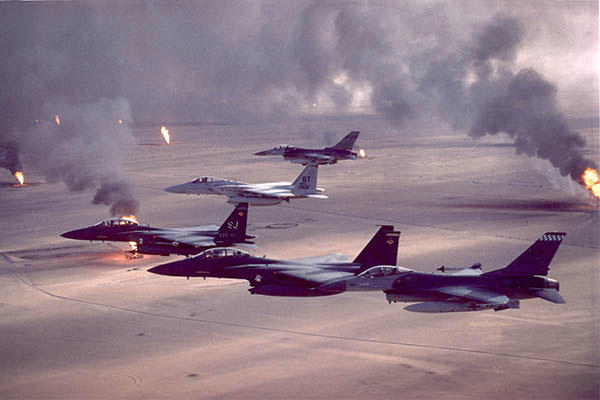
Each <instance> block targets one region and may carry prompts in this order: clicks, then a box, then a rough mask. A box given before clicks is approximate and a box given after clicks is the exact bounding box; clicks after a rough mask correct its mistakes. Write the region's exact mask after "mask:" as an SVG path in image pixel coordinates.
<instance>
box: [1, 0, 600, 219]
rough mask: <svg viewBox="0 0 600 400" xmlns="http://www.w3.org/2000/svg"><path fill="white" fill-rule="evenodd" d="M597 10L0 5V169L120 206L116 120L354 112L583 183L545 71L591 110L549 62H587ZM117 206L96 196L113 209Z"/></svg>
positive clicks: (308, 4)
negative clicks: (540, 165)
mask: <svg viewBox="0 0 600 400" xmlns="http://www.w3.org/2000/svg"><path fill="white" fill-rule="evenodd" d="M597 13H598V5H597V4H595V5H594V4H593V3H590V4H579V3H578V4H568V5H564V6H563V5H561V4H554V2H553V4H552V6H551V7H550V6H548V7H545V2H536V3H535V4H524V5H521V4H519V5H518V7H516V6H515V3H511V2H505V1H489V2H459V3H452V2H436V1H404V2H402V3H397V2H385V1H377V2H372V3H370V2H348V3H344V2H317V1H314V2H313V1H299V2H293V3H290V2H285V3H279V2H264V3H259V2H244V1H234V2H213V1H207V2H183V3H181V2H179V3H168V2H158V3H156V2H151V3H131V2H125V3H124V4H117V3H112V2H111V3H110V4H109V3H102V2H99V3H93V4H92V3H83V4H82V3H77V4H74V3H68V2H67V3H41V4H40V3H35V4H22V3H2V4H0V26H2V29H3V35H0V44H1V45H2V48H3V50H4V62H3V63H2V64H1V65H0V149H1V150H0V156H1V158H0V163H1V164H0V165H1V166H5V165H9V163H10V165H14V164H15V161H14V160H17V161H16V162H18V160H19V156H21V158H22V159H23V161H24V163H25V166H28V165H29V163H31V166H34V167H35V168H37V169H39V170H40V171H41V172H42V173H43V174H44V175H45V176H47V178H48V179H49V180H56V181H64V182H65V183H66V184H67V186H68V187H69V188H70V189H72V190H82V188H86V189H89V188H94V189H96V190H98V189H100V190H99V192H98V193H100V192H102V193H103V194H104V193H106V190H109V189H107V188H115V189H114V190H115V193H121V194H122V195H123V196H125V197H126V198H130V197H131V192H130V193H124V192H123V191H122V190H121V189H122V186H121V185H120V183H121V182H123V181H124V178H123V174H122V171H121V169H120V167H119V165H120V163H119V160H120V154H121V150H117V151H115V148H120V147H121V146H122V145H123V143H122V141H123V138H128V137H129V138H130V132H129V131H128V130H127V128H124V127H118V126H117V127H115V126H113V125H111V124H114V121H110V119H111V118H118V119H122V120H127V121H129V122H132V121H135V122H148V121H150V122H152V121H154V122H157V121H166V122H167V123H173V122H178V123H185V122H204V123H207V122H229V123H237V122H244V123H247V122H255V121H265V120H288V119H292V118H295V117H297V116H301V115H306V114H311V113H317V114H319V113H324V112H327V113H329V114H335V113H344V114H347V113H351V112H356V111H357V110H358V111H359V112H376V113H379V114H381V115H383V116H384V117H385V118H386V119H387V120H388V121H389V122H390V124H392V125H393V126H395V127H402V126H404V125H405V124H407V123H409V122H410V123H411V124H413V123H415V121H416V122H417V123H418V121H420V120H430V119H434V120H436V121H440V120H441V121H445V122H446V123H447V124H448V125H450V126H452V127H454V128H456V129H459V130H462V131H465V132H467V133H468V134H470V135H471V136H473V137H481V136H483V135H488V134H497V133H504V134H507V135H508V136H509V137H511V138H513V140H514V142H515V146H516V148H517V151H518V152H519V153H523V154H527V155H531V156H535V157H539V158H542V159H546V160H549V161H550V162H551V163H552V165H554V166H555V167H556V168H558V169H559V170H560V172H561V173H562V174H563V175H569V176H571V177H572V178H573V179H578V175H579V174H580V172H581V170H582V168H584V167H585V166H594V165H595V163H594V162H593V161H591V160H588V159H586V158H585V157H584V156H583V148H584V145H585V143H584V141H583V139H582V137H581V136H580V135H578V134H577V133H576V132H574V131H572V130H571V129H570V128H569V126H568V124H567V123H566V119H565V117H564V115H563V114H562V113H561V111H560V107H559V101H558V100H559V99H558V94H559V93H561V92H562V88H561V91H560V92H559V90H558V88H557V87H556V85H554V84H553V83H551V80H550V78H548V77H547V76H544V73H547V72H548V71H550V72H551V73H553V74H555V76H560V77H561V78H563V77H565V80H566V81H568V82H570V83H572V84H573V85H575V86H576V87H584V85H591V86H592V87H594V88H595V89H596V90H595V91H594V90H592V91H590V92H591V93H593V95H589V96H588V95H583V96H578V97H579V98H578V100H579V101H581V102H586V100H591V101H587V103H593V101H594V99H597V97H594V96H597V92H598V90H597V85H598V77H597V71H595V70H593V69H589V68H588V69H585V68H584V69H582V70H581V71H577V72H575V71H574V72H572V73H569V74H567V73H562V72H561V71H560V70H559V69H557V68H545V69H544V67H545V66H546V65H551V66H554V65H558V64H560V65H570V64H571V60H572V58H573V56H577V55H578V54H581V55H582V57H584V56H586V55H588V54H595V55H596V56H597V47H598V46H597V43H598V42H597V40H598V39H597V24H598V22H597V18H596V17H597ZM217 21H218V22H217ZM582 23H583V25H582ZM581 26H584V27H585V28H586V29H583V30H582V29H579V28H580V27H581ZM555 27H556V28H555ZM547 31H551V32H553V33H552V34H551V35H550V36H549V37H547V38H546V37H545V36H544V35H543V32H547ZM557 32H558V33H557ZM553 35H554V36H553ZM540 40H545V41H544V43H545V44H546V46H549V47H544V48H543V52H541V51H540V50H539V48H540V47H539V46H538V41H540ZM590 49H591V50H590ZM567 51H568V54H567V53H566V52H567ZM539 54H543V56H539ZM522 60H534V61H536V60H537V61H538V63H537V64H536V65H523V61H522ZM589 64H590V65H591V64H593V62H592V63H589ZM538 65H539V66H540V67H541V68H542V69H543V71H542V70H540V69H539V68H538ZM578 65H586V63H585V62H579V63H578ZM580 69H581V68H580ZM577 79H579V80H577ZM127 104H128V105H127ZM58 105H60V107H59V106H58ZM59 108H60V110H59ZM592 108H593V107H592ZM81 113H87V114H88V115H87V116H86V117H83V116H82V115H80V114H81ZM54 114H59V115H60V117H61V120H62V121H64V124H65V125H64V126H63V124H62V123H61V125H60V126H59V127H58V126H52V119H53V116H54ZM123 115H125V116H123ZM128 118H129V119H128ZM34 120H39V121H40V123H39V124H38V125H37V126H33V125H32V121H34ZM115 120H116V119H115ZM42 121H43V123H42ZM41 129H46V130H50V132H41ZM113 130H116V131H115V132H119V133H118V134H117V133H114V132H113ZM40 136H41V137H44V141H41V140H36V138H39V137H40ZM97 136H98V137H97ZM51 138H52V140H50V139H51ZM125 141H127V140H125ZM42 143H43V144H42ZM69 149H71V150H74V149H77V152H79V154H85V155H87V156H89V158H88V157H87V156H86V157H83V156H82V157H77V156H76V154H74V153H70V152H69ZM46 151H47V153H48V154H50V155H51V158H50V157H47V159H46V160H43V161H39V160H38V158H37V156H38V155H39V154H40V153H45V152H46ZM28 154H29V155H28ZM65 158H66V160H67V161H65ZM7 160H8V161H7ZM89 160H93V163H92V164H94V165H95V166H96V168H94V167H92V166H91V165H90V161H89ZM117 188H121V189H117ZM109 192H110V190H109ZM115 196H116V195H115ZM115 196H113V195H108V194H107V195H106V196H105V197H103V195H100V198H105V199H112V200H111V203H110V204H111V205H113V204H116V203H117V202H119V204H120V200H119V199H120V198H119V199H117V197H118V196H117V197H115ZM131 199H132V197H131ZM97 202H99V203H102V204H106V203H105V201H104V200H97ZM119 207H120V206H119ZM119 207H117V208H119Z"/></svg>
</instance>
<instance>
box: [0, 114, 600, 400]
mask: <svg viewBox="0 0 600 400" xmlns="http://www.w3.org/2000/svg"><path fill="white" fill-rule="evenodd" d="M350 130H360V131H362V133H361V136H360V138H359V140H358V142H357V144H358V145H359V146H361V147H364V148H365V149H366V150H367V156H368V157H367V159H365V160H361V161H356V162H350V161H346V162H341V163H339V164H338V165H334V166H325V167H322V168H320V169H319V186H320V187H323V188H325V190H326V192H325V194H327V195H328V196H329V197H330V198H329V199H328V200H316V199H314V200H298V201H292V202H291V203H290V204H285V203H284V204H283V205H280V206H275V207H252V208H251V209H250V212H249V234H252V235H256V236H258V239H257V244H258V245H259V247H258V248H257V249H253V250H252V251H253V252H255V253H256V254H260V255H262V254H266V255H268V256H269V257H280V258H297V257H307V256H313V255H319V254H325V253H344V254H348V255H349V257H350V258H352V257H354V255H355V254H356V253H357V252H358V251H360V249H362V247H363V246H364V245H365V244H366V242H367V241H368V240H369V239H370V237H371V236H372V234H373V233H374V232H375V231H376V230H377V226H376V225H377V224H384V223H385V224H394V225H395V226H396V227H397V228H398V229H399V230H401V231H402V236H401V240H400V250H399V257H398V265H401V266H404V267H409V268H414V269H418V270H424V271H433V270H435V268H437V267H439V266H441V265H447V266H448V265H450V266H458V265H464V266H468V265H471V264H472V263H474V262H481V263H482V264H483V267H484V269H485V270H490V269H494V268H498V267H503V266H505V265H506V264H507V263H508V262H510V261H511V260H513V259H514V258H515V257H516V256H517V255H519V254H520V253H521V252H522V251H523V250H524V249H525V248H527V247H528V246H529V245H530V244H531V243H532V242H533V241H534V240H535V239H536V238H537V237H539V236H540V235H541V234H542V233H544V232H546V231H551V230H559V231H565V232H567V234H568V235H567V237H566V240H565V241H564V243H563V244H562V246H561V248H560V249H559V251H558V253H557V255H556V257H555V259H554V261H553V263H552V265H551V273H550V275H551V276H552V277H554V278H556V279H558V280H560V284H561V294H562V295H563V296H564V297H565V299H566V300H567V303H566V304H564V305H556V304H551V303H549V302H546V301H543V300H541V299H533V300H526V301H522V303H521V309H520V310H507V311H502V312H493V311H482V312H477V313H450V314H417V313H410V312H407V311H405V310H403V309H402V308H403V305H402V304H400V303H398V304H392V305H389V304H388V303H387V302H386V300H385V296H384V294H383V293H376V292H373V293H351V294H341V295H338V296H331V297H323V298H275V297H265V296H252V295H250V294H249V293H248V292H247V290H246V289H247V288H248V285H247V283H246V282H242V281H234V280H217V279H208V280H201V279H190V280H186V279H179V278H172V277H164V276H156V275H153V274H150V273H147V272H146V270H147V269H148V268H150V267H152V266H155V265H157V264H160V263H163V262H167V261H168V260H174V259H176V257H170V258H165V257H159V256H144V258H142V259H137V260H128V259H126V257H125V256H124V255H123V254H122V253H120V252H119V250H118V249H117V248H116V247H114V246H111V245H108V244H102V243H92V244H90V243H86V242H77V241H71V240H68V239H63V238H61V237H59V236H58V235H59V234H60V233H62V232H65V231H67V230H70V229H75V228H78V227H82V226H86V225H90V224H92V223H94V222H97V221H99V220H101V219H103V218H106V217H108V215H107V210H106V208H105V207H104V206H93V205H91V204H90V200H91V197H92V194H91V193H89V192H86V193H69V192H68V191H67V190H66V189H65V187H64V185H62V184H49V183H46V182H44V180H43V179H42V178H41V177H40V176H39V175H36V172H35V171H27V174H26V179H28V182H29V184H28V185H27V186H25V187H22V188H20V187H14V186H13V180H12V179H13V178H12V177H11V176H10V175H9V174H8V173H7V172H6V171H1V172H0V199H1V201H0V337H1V340H0V371H2V372H1V373H0V397H2V398H60V399H64V398H127V399H135V398H139V399H146V398H241V399H271V398H273V399H280V398H294V399H304V398H306V399H313V398H320V399H332V398H353V399H365V398H396V399H397V398H404V399H407V398H408V399H412V398H436V397H438V398H513V399H514V398H544V399H547V398H578V399H580V398H590V399H596V398H598V397H599V395H600V389H599V382H600V348H599V346H600V323H599V322H600V318H599V317H600V313H599V304H600V303H599V295H598V293H599V291H598V289H599V282H600V281H599V279H598V278H599V274H598V266H599V265H600V236H599V229H598V228H599V220H598V208H597V204H596V203H595V202H594V201H592V200H590V199H589V198H587V197H586V196H585V195H581V193H580V192H577V191H576V192H573V193H569V191H568V190H566V189H565V187H566V186H568V183H565V182H562V183H560V184H559V185H556V184H553V183H554V182H553V178H552V176H553V175H555V174H554V173H553V172H552V171H550V172H548V171H545V169H547V168H546V164H544V163H542V162H540V161H536V160H533V159H531V158H528V157H526V156H519V155H516V154H515V152H514V148H513V147H512V146H510V145H508V144H507V143H508V142H509V141H508V140H507V139H505V138H502V137H494V138H483V139H481V140H479V141H474V140H472V139H470V138H469V137H468V136H466V135H465V134H464V133H460V132H445V131H444V132H442V131H439V132H438V131H435V130H432V131H431V132H424V133H425V135H418V134H414V132H411V134H406V135H405V134H399V133H397V132H393V131H391V130H390V129H389V128H387V127H386V126H385V125H384V124H382V123H381V122H380V121H379V120H376V119H373V118H362V119H359V118H356V119H341V120H326V121H304V122H298V123H290V124H287V125H286V124H282V125H265V126H259V125H250V126H239V125H234V126H227V125H211V126H173V127H171V133H172V135H173V144H171V145H169V146H165V145H161V142H160V137H159V136H158V131H157V129H155V128H144V129H142V128H138V129H136V130H135V135H136V137H137V139H138V143H137V144H136V145H133V146H131V149H130V151H129V156H128V159H127V160H125V162H124V168H125V170H126V171H127V174H128V176H129V177H130V178H131V179H132V180H133V181H134V182H135V184H136V188H135V191H136V195H137V196H138V198H139V200H140V202H141V210H140V212H139V215H138V218H139V219H140V221H141V222H143V223H148V224H152V225H157V226H165V227H177V226H190V225H203V224H220V223H221V221H222V220H223V219H224V218H225V217H226V216H227V215H228V214H229V212H230V211H231V208H232V206H231V205H228V204H226V203H225V201H224V198H221V197H194V196H184V195H176V194H170V193H166V192H164V191H163V190H162V189H163V188H165V187H166V186H169V185H173V184H176V183H183V182H186V181H189V180H192V179H194V178H195V177H197V176H201V175H214V176H221V177H228V178H234V179H238V180H243V181H246V182H265V181H281V180H287V181H292V180H293V179H294V178H295V177H296V176H297V175H298V174H299V172H300V170H301V167H300V166H299V165H293V164H289V163H284V162H282V161H281V159H280V158H275V157H272V158H271V157H256V156H253V155H252V153H254V152H255V151H259V150H264V149H267V148H270V147H273V146H275V145H277V144H279V143H291V144H297V145H305V146H315V147H316V146H319V145H324V144H325V141H326V140H325V139H328V138H329V137H330V135H324V134H323V133H324V132H333V133H334V135H333V137H334V139H333V140H334V141H335V140H336V139H338V138H341V137H342V136H343V135H344V134H346V133H347V132H349V131H350ZM582 132H583V134H584V135H585V136H586V137H587V138H588V148H589V149H590V154H589V155H590V157H593V158H594V159H596V160H598V153H597V149H598V129H597V128H593V129H587V130H583V131H582ZM294 137H295V138H294Z"/></svg>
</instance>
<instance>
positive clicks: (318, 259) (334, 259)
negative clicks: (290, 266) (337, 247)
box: [291, 253, 348, 264]
mask: <svg viewBox="0 0 600 400" xmlns="http://www.w3.org/2000/svg"><path fill="white" fill-rule="evenodd" d="M347 259H348V256H347V255H345V254H339V253H332V254H325V255H322V256H315V257H307V258H296V259H294V260H291V261H294V262H297V263H301V264H332V263H342V262H344V261H346V260H347Z"/></svg>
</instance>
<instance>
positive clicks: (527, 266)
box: [484, 232, 567, 276]
mask: <svg viewBox="0 0 600 400" xmlns="http://www.w3.org/2000/svg"><path fill="white" fill-rule="evenodd" d="M566 235H567V234H566V233H564V232H546V233H544V234H543V235H542V237H540V238H539V239H538V240H536V242H535V243H534V244H532V245H531V246H530V247H529V248H528V249H527V250H525V251H524V252H523V254H521V255H520V256H519V257H517V258H516V259H515V260H514V261H513V262H511V263H510V264H509V265H508V266H507V267H505V268H502V269H497V270H495V271H490V272H487V273H486V274H484V275H496V274H501V275H525V276H529V275H542V276H546V275H548V266H549V265H550V262H551V261H552V258H553V257H554V254H555V253H556V251H557V250H558V247H559V246H560V244H561V243H562V240H563V239H564V237H565V236H566Z"/></svg>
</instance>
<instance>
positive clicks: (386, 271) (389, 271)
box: [359, 265, 411, 278]
mask: <svg viewBox="0 0 600 400" xmlns="http://www.w3.org/2000/svg"><path fill="white" fill-rule="evenodd" d="M410 271H411V270H410V269H406V268H402V267H392V266H388V265H379V266H377V267H371V268H369V269H368V270H366V271H364V272H363V273H361V274H360V275H359V276H364V277H367V278H379V277H382V276H389V275H397V274H401V273H404V272H410Z"/></svg>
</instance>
